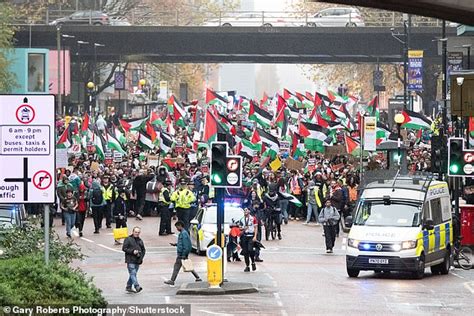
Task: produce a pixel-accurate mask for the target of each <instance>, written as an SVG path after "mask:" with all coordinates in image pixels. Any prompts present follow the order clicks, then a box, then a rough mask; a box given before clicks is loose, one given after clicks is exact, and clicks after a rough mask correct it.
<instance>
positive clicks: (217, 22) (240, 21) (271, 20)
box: [203, 12, 297, 27]
mask: <svg viewBox="0 0 474 316" xmlns="http://www.w3.org/2000/svg"><path fill="white" fill-rule="evenodd" d="M289 19H290V18H289V17H284V16H283V14H280V15H279V14H275V13H264V14H262V13H261V12H246V13H239V14H232V15H229V16H224V17H222V18H220V19H212V20H209V21H207V22H204V24H203V26H254V27H259V26H266V27H271V26H276V27H288V26H297V24H296V23H293V22H292V21H288V20H289Z"/></svg>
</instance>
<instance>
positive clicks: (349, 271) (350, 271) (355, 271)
mask: <svg viewBox="0 0 474 316" xmlns="http://www.w3.org/2000/svg"><path fill="white" fill-rule="evenodd" d="M359 272H360V270H358V269H350V268H347V274H348V275H349V277H351V278H357V277H358V276H359Z"/></svg>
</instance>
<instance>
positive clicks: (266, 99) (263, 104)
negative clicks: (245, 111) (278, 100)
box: [260, 92, 271, 108]
mask: <svg viewBox="0 0 474 316" xmlns="http://www.w3.org/2000/svg"><path fill="white" fill-rule="evenodd" d="M270 101H271V100H270V98H269V97H268V95H267V94H266V93H265V92H264V93H263V99H262V100H261V101H260V107H262V108H268V106H269V105H270Z"/></svg>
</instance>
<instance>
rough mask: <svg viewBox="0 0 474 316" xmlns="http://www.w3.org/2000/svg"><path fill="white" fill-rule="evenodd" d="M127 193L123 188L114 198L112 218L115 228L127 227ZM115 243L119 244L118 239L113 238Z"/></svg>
mask: <svg viewBox="0 0 474 316" xmlns="http://www.w3.org/2000/svg"><path fill="white" fill-rule="evenodd" d="M126 198H127V194H126V193H125V190H120V191H119V196H118V198H117V199H116V200H115V204H114V218H115V225H116V228H124V227H127V203H126ZM115 244H116V245H120V244H121V243H120V241H118V240H117V239H116V240H115Z"/></svg>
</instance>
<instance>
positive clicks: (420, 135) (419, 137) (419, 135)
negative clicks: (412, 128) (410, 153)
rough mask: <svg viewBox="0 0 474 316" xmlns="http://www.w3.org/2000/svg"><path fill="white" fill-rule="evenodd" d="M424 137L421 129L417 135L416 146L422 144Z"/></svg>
mask: <svg viewBox="0 0 474 316" xmlns="http://www.w3.org/2000/svg"><path fill="white" fill-rule="evenodd" d="M422 137H423V130H422V129H421V128H420V129H419V130H418V132H417V133H416V141H415V143H416V144H420V143H421V139H422Z"/></svg>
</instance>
